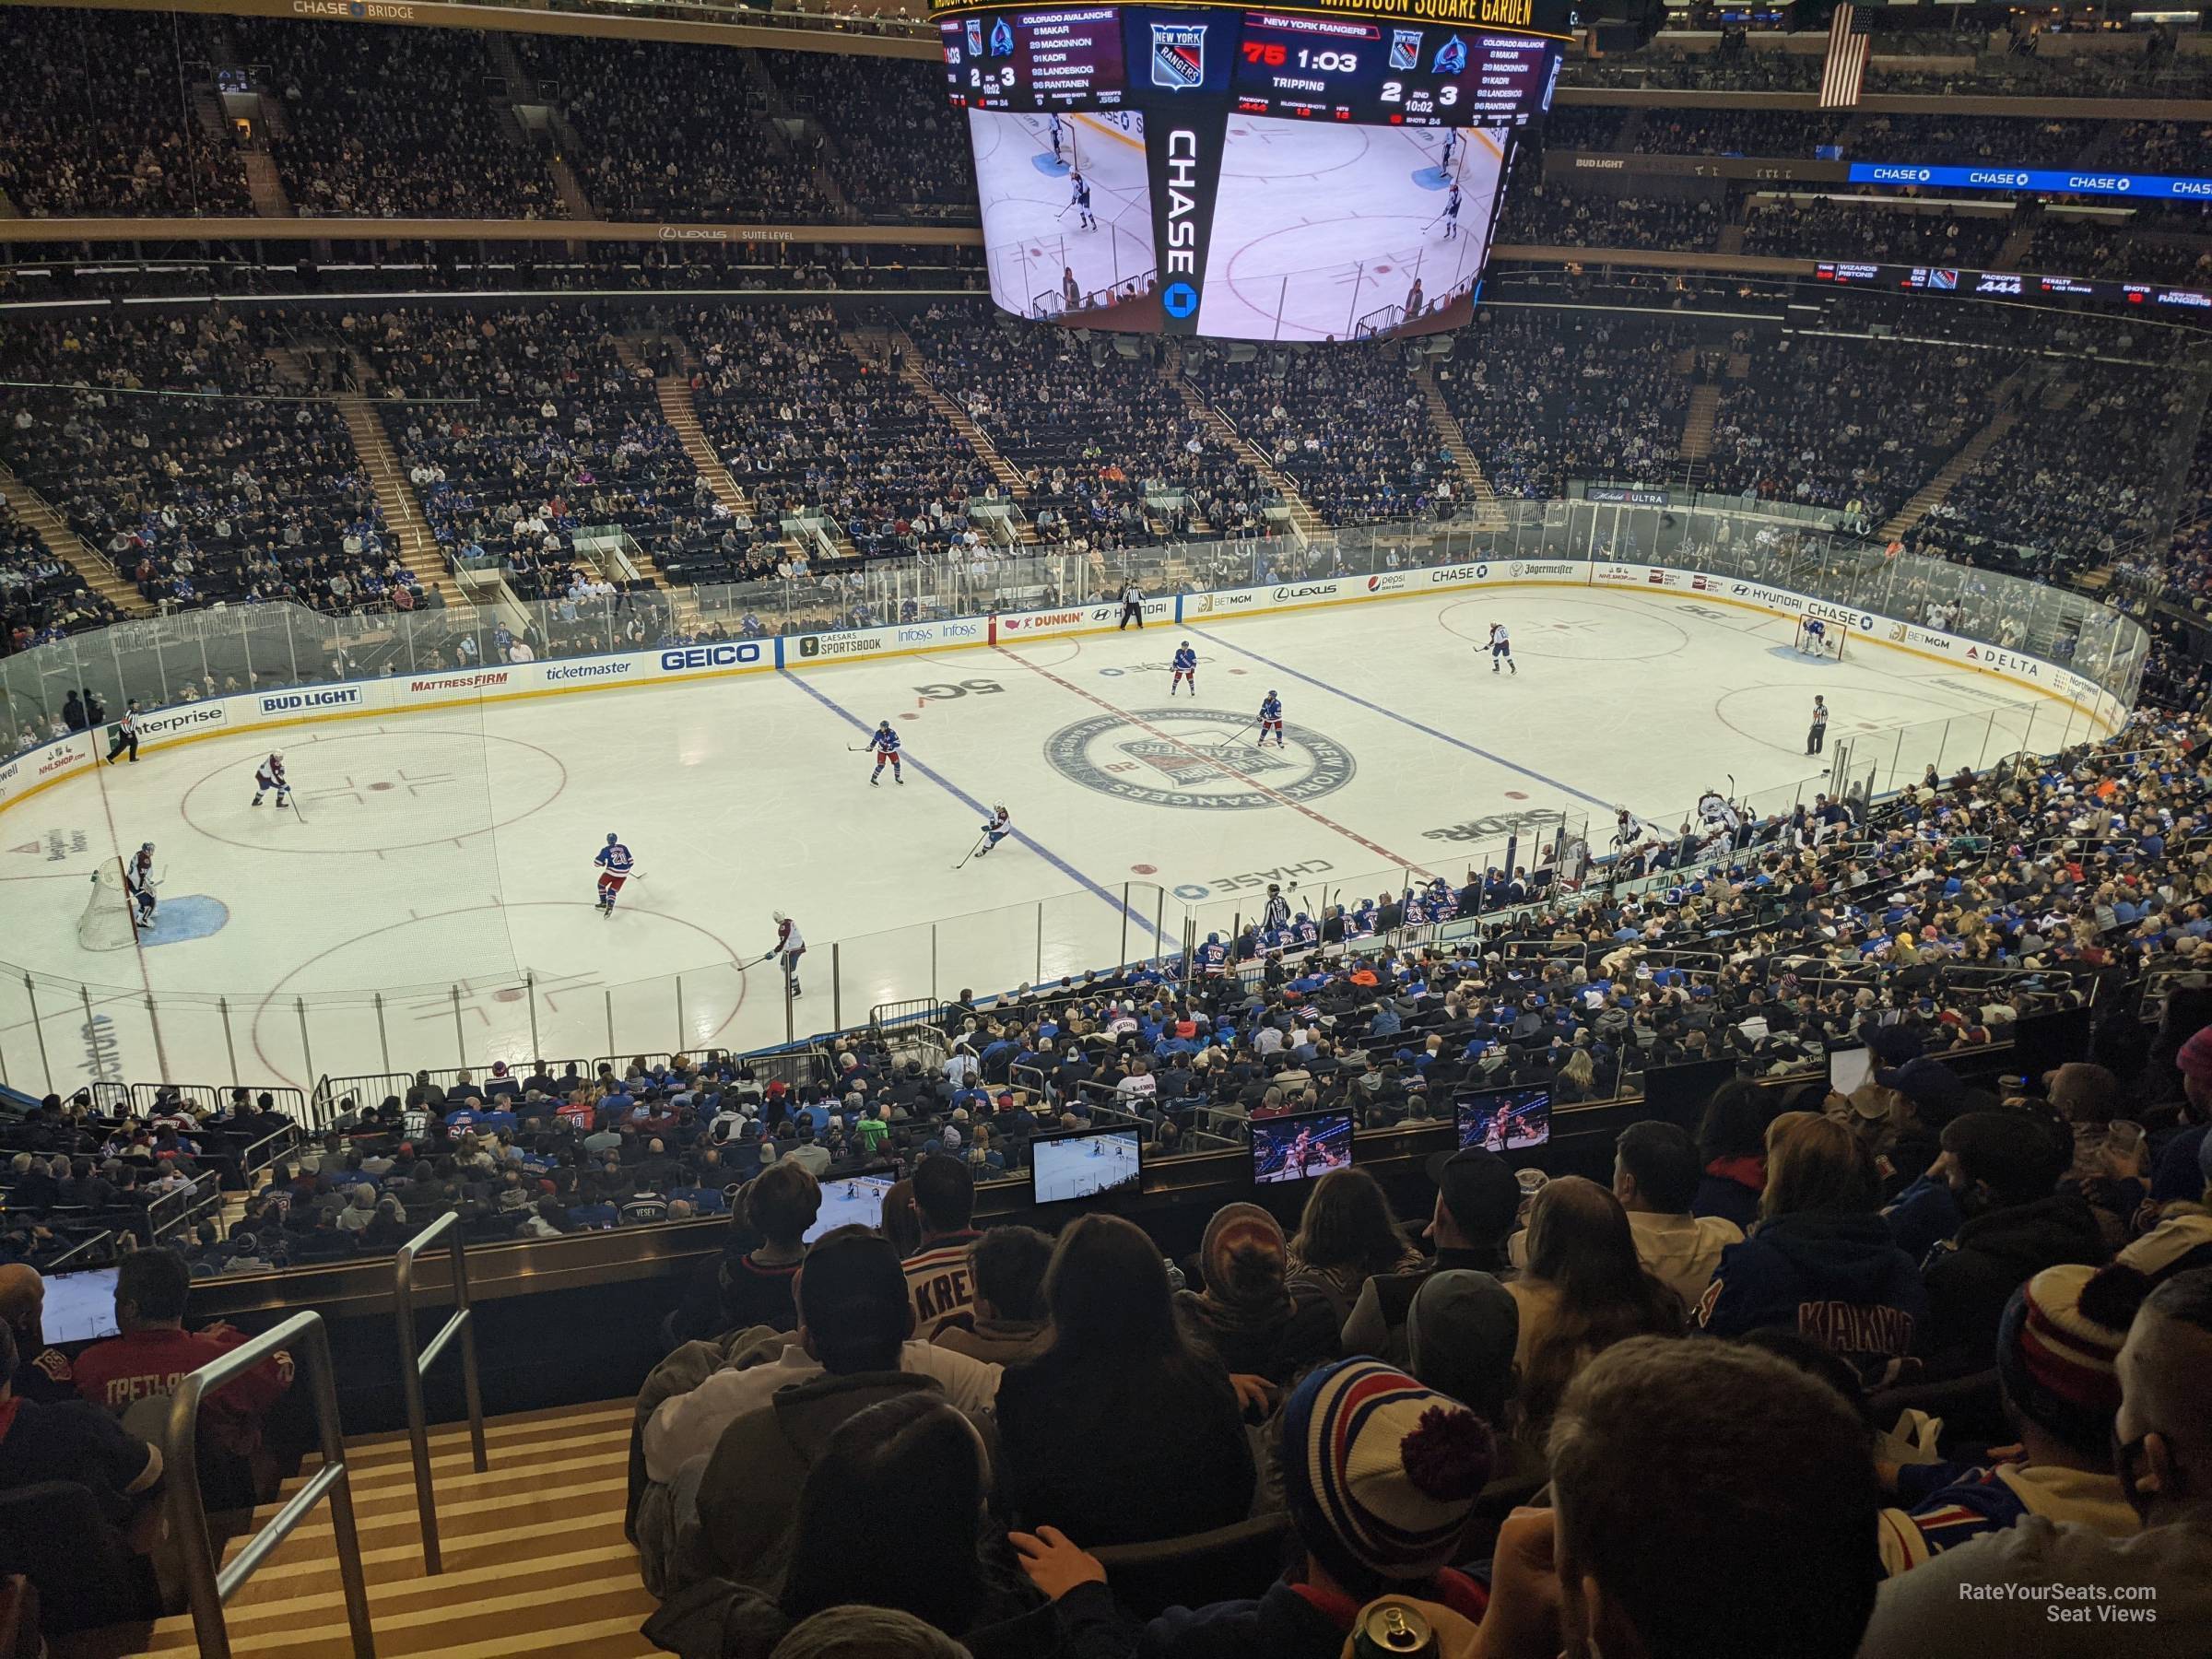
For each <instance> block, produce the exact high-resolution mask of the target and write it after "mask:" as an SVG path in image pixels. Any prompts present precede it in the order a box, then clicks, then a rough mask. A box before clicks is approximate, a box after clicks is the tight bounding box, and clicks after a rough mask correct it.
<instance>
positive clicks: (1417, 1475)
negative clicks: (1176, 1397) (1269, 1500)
mask: <svg viewBox="0 0 2212 1659" xmlns="http://www.w3.org/2000/svg"><path fill="white" fill-rule="evenodd" d="M1491 1458H1492V1447H1491V1441H1490V1430H1489V1426H1488V1424H1486V1423H1485V1422H1484V1421H1483V1420H1482V1419H1481V1418H1478V1417H1477V1416H1476V1415H1475V1414H1474V1413H1473V1412H1472V1411H1469V1410H1468V1409H1467V1408H1466V1407H1465V1406H1462V1405H1461V1404H1460V1403H1459V1402H1458V1401H1456V1400H1454V1399H1453V1398H1451V1397H1450V1396H1449V1395H1447V1394H1438V1393H1437V1392H1436V1391H1435V1390H1434V1389H1432V1388H1425V1387H1423V1386H1422V1385H1421V1384H1420V1383H1418V1382H1415V1381H1414V1380H1413V1379H1412V1378H1411V1377H1408V1376H1406V1374H1405V1373H1404V1372H1403V1371H1395V1370H1394V1369H1392V1368H1391V1367H1390V1366H1387V1365H1384V1364H1382V1363H1381V1362H1380V1361H1378V1360H1374V1359H1345V1360H1340V1361H1338V1362H1337V1363H1336V1364H1335V1365H1328V1366H1323V1367H1321V1368H1319V1369H1317V1370H1315V1371H1312V1372H1310V1373H1309V1374H1308V1375H1307V1377H1306V1379H1305V1381H1304V1382H1300V1384H1299V1385H1298V1388H1297V1390H1296V1391H1295V1392H1294V1393H1293V1394H1291V1396H1290V1403H1289V1405H1288V1406H1287V1407H1285V1409H1284V1413H1283V1423H1282V1466H1283V1468H1282V1472H1283V1493H1284V1497H1285V1499H1286V1500H1288V1505H1289V1510H1290V1516H1291V1519H1292V1521H1293V1522H1295V1523H1296V1524H1297V1526H1298V1532H1299V1536H1300V1539H1301V1540H1302V1541H1303V1542H1304V1544H1305V1546H1306V1547H1307V1549H1308V1550H1310V1551H1311V1552H1312V1554H1313V1555H1314V1557H1315V1558H1316V1559H1319V1560H1320V1562H1321V1564H1322V1565H1323V1566H1324V1567H1326V1568H1327V1569H1328V1570H1329V1571H1330V1572H1331V1573H1332V1574H1333V1575H1334V1576H1335V1578H1337V1579H1338V1580H1339V1581H1341V1582H1343V1583H1346V1584H1347V1586H1358V1585H1359V1584H1361V1583H1366V1582H1368V1581H1371V1580H1373V1579H1378V1578H1379V1579H1385V1580H1393V1581H1397V1582H1401V1583H1410V1582H1418V1581H1419V1580H1422V1579H1428V1578H1432V1577H1434V1576H1435V1575H1436V1573H1437V1572H1438V1571H1440V1570H1441V1569H1442V1568H1444V1567H1447V1566H1449V1565H1450V1564H1451V1562H1452V1558H1453V1554H1454V1553H1455V1550H1456V1548H1457V1546H1458V1543H1459V1537H1460V1534H1461V1532H1462V1531H1463V1530H1464V1529H1465V1525H1466V1522H1467V1516H1468V1514H1469V1513H1470V1512H1472V1511H1473V1510H1474V1507H1475V1500H1476V1499H1477V1497H1478V1496H1479V1495H1480V1494H1481V1491H1482V1488H1483V1485H1484V1483H1485V1482H1486V1481H1488V1479H1489V1476H1490V1465H1491Z"/></svg>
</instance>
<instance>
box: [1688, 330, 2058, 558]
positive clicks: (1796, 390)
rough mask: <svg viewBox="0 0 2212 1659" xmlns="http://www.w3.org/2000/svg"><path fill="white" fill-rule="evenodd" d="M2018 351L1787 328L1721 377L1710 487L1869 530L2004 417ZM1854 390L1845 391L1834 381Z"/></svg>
mask: <svg viewBox="0 0 2212 1659" xmlns="http://www.w3.org/2000/svg"><path fill="white" fill-rule="evenodd" d="M2019 363H2020V359H2019V357H2018V354H2017V353H2013V352H2007V351H1998V350H1989V349H1983V348H1980V347H1967V346H1958V347H1943V346H1937V345H1932V344H1930V343H1929V342H1926V341H1924V340H1885V339H1877V338H1864V339H1860V338H1851V337H1846V336H1843V335H1827V336H1823V335H1806V334H1797V335H1784V336H1783V337H1782V338H1781V339H1780V340H1778V341H1774V342H1771V343H1766V344H1762V345H1761V346H1760V347H1759V349H1758V350H1757V351H1755V352H1754V354H1753V356H1752V359H1751V371H1750V372H1749V373H1748V374H1747V375H1745V376H1744V377H1742V378H1741V379H1735V378H1724V379H1723V380H1722V382H1721V401H1720V408H1719V411H1718V413H1717V414H1716V416H1715V418H1714V421H1713V430H1712V450H1711V452H1710V453H1709V456H1708V459H1709V462H1710V467H1711V473H1710V476H1711V477H1712V484H1711V485H1710V488H1714V489H1719V490H1723V491H1726V492H1731V493H1740V494H1745V495H1757V496H1759V497H1760V498H1761V499H1764V500H1783V501H1795V502H1799V503H1802V504H1805V505H1808V506H1814V507H1828V508H1834V509H1837V510H1839V511H1840V512H1841V513H1842V514H1843V522H1844V526H1845V528H1847V529H1855V530H1857V531H1858V532H1859V533H1861V534H1867V533H1870V532H1872V531H1873V530H1874V529H1876V528H1877V526H1879V525H1880V524H1882V523H1883V522H1884V521H1885V520H1887V519H1888V517H1889V516H1890V514H1892V513H1894V512H1896V511H1897V510H1898V509H1899V508H1900V507H1902V506H1903V505H1904V504H1905V502H1906V501H1908V500H1911V499H1912V495H1913V493H1914V492H1915V491H1916V490H1918V489H1919V488H1920V487H1921V486H1922V485H1924V484H1925V483H1927V482H1928V480H1929V479H1931V478H1933V477H1935V474H1936V472H1937V471H1938V470H1939V469H1940V468H1941V466H1942V465H1943V463H1944V461H1945V460H1946V459H1947V458H1948V457H1949V455H1950V454H1951V453H1952V452H1953V451H1955V450H1957V449H1958V448H1959V445H1960V444H1962V443H1964V442H1965V441H1966V440H1967V439H1968V438H1970V437H1971V436H1972V435H1973V434H1974V432H1976V431H1977V430H1979V429H1981V427H1982V426H1983V423H1985V422H1986V421H1987V420H1988V419H1989V418H1990V417H1991V416H1992V415H1994V413H1995V408H1994V394H1995V390H1996V387H1997V385H1998V383H1999V382H2002V381H2003V380H2004V379H2005V377H2006V375H2008V374H2010V373H2011V372H2012V371H2014V370H2015V369H2017V368H2018V366H2019ZM1838 386H1849V387H1851V388H1852V394H1851V395H1850V396H1849V397H1846V398H1839V397H1837V396H1836V395H1835V388H1836V387H1838Z"/></svg>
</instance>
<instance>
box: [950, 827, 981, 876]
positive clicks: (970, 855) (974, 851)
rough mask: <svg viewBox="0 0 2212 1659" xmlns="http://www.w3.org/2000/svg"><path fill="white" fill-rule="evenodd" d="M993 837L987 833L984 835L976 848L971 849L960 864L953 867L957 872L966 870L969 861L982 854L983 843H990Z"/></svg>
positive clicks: (977, 842)
mask: <svg viewBox="0 0 2212 1659" xmlns="http://www.w3.org/2000/svg"><path fill="white" fill-rule="evenodd" d="M990 839H991V837H990V836H989V835H988V834H987V833H986V834H985V835H983V836H982V838H981V839H980V840H978V841H976V843H975V845H974V846H972V847H971V848H969V849H968V851H967V852H966V853H964V854H963V855H962V856H961V858H960V862H959V864H956V865H953V866H952V867H953V868H954V869H956V870H958V869H962V868H965V867H966V865H967V863H968V860H969V859H971V858H973V857H974V856H975V855H976V854H977V853H981V852H982V850H983V842H984V841H989V840H990Z"/></svg>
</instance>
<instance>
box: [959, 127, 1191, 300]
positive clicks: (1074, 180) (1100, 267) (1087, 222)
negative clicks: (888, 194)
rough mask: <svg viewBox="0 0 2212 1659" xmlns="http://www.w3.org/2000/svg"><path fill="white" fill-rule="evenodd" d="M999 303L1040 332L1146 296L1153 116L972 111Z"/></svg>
mask: <svg viewBox="0 0 2212 1659" xmlns="http://www.w3.org/2000/svg"><path fill="white" fill-rule="evenodd" d="M968 138H969V143H970V145H971V147H972V148H973V149H974V151H975V185H976V193H977V195H978V196H979V198H980V199H981V201H982V209H983V256H984V259H985V261H986V263H987V265H988V266H989V269H990V273H991V298H992V299H993V300H994V301H996V302H997V304H998V305H999V306H1000V307H1001V309H1003V310H1006V311H1010V312H1014V313H1015V315H1017V316H1021V317H1028V318H1030V319H1032V320H1035V321H1040V322H1068V323H1078V324H1089V323H1094V322H1095V323H1097V324H1099V325H1100V326H1103V327H1112V326H1113V325H1114V324H1113V322H1112V319H1111V318H1110V317H1108V316H1107V315H1106V314H1105V313H1108V312H1112V311H1114V310H1115V309H1116V308H1117V307H1121V306H1125V305H1129V304H1131V303H1133V302H1135V301H1138V300H1143V299H1145V298H1146V297H1147V295H1149V294H1150V293H1151V292H1152V290H1153V288H1154V286H1155V285H1154V281H1153V273H1154V271H1155V269H1156V268H1157V263H1158V262H1157V260H1156V259H1155V257H1154V254H1153V250H1152V191H1151V185H1150V182H1149V181H1148V179H1147V176H1146V171H1145V118H1144V117H1143V116H1142V115H1140V114H1138V113H1137V112H1135V111H1134V110H1119V111H1109V112H1102V113H1098V114H1086V115H1061V114H1057V113H1045V114H1016V113H1013V112H1004V111H996V110H975V109H971V110H970V111H969V112H968Z"/></svg>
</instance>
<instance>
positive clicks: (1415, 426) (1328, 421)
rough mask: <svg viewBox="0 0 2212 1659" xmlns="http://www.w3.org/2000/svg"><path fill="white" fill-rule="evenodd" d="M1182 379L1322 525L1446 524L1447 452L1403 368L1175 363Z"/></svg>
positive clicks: (1269, 361) (1294, 362)
mask: <svg viewBox="0 0 2212 1659" xmlns="http://www.w3.org/2000/svg"><path fill="white" fill-rule="evenodd" d="M1184 371H1185V372H1186V373H1187V374H1188V375H1189V377H1190V379H1191V381H1192V382H1193V383H1194V384H1195V385H1197V386H1198V387H1199V388H1200V390H1202V391H1203V392H1204V393H1205V394H1206V399H1207V401H1208V402H1210V403H1211V404H1212V405H1213V406H1214V407H1215V408H1216V409H1218V410H1219V411H1220V413H1221V414H1222V416H1223V417H1224V418H1226V419H1227V420H1228V421H1229V423H1230V425H1231V426H1233V427H1234V428H1236V429H1237V431H1238V432H1239V433H1240V434H1241V436H1242V437H1243V438H1245V439H1246V440H1247V441H1251V442H1253V443H1254V444H1257V445H1258V446H1259V448H1260V449H1261V450H1262V451H1264V452H1265V453H1266V455H1267V457H1268V459H1269V460H1270V461H1272V462H1273V463H1274V465H1275V466H1276V469H1277V471H1279V472H1281V473H1283V474H1284V475H1285V476H1287V477H1288V478H1289V480H1290V482H1291V484H1292V486H1293V487H1294V488H1296V489H1297V490H1298V493H1299V495H1300V497H1301V498H1302V499H1303V500H1304V501H1305V503H1306V504H1307V505H1308V506H1309V507H1311V508H1312V509H1313V511H1314V512H1317V513H1319V514H1320V515H1321V520H1322V522H1323V523H1324V524H1375V523H1378V522H1381V521H1382V520H1386V519H1403V518H1408V517H1412V518H1428V517H1436V518H1449V517H1451V516H1452V512H1453V498H1454V495H1455V493H1456V490H1457V485H1456V483H1455V482H1454V477H1453V464H1452V458H1451V454H1450V452H1449V451H1447V450H1446V449H1445V447H1444V441H1443V437H1442V435H1441V433H1439V432H1438V431H1437V429H1436V427H1435V424H1434V423H1433V422H1432V421H1431V420H1430V418H1429V404H1428V399H1427V398H1426V397H1425V396H1424V395H1423V394H1422V392H1421V387H1420V383H1419V382H1418V381H1417V380H1415V379H1414V378H1413V374H1412V371H1411V370H1410V368H1409V367H1408V365H1407V364H1406V363H1404V362H1401V361H1400V360H1398V359H1397V357H1396V356H1395V354H1392V355H1390V356H1384V355H1382V353H1380V352H1377V351H1375V350H1372V349H1363V348H1357V347H1355V348H1349V349H1345V348H1331V349H1325V350H1320V349H1317V350H1289V351H1283V350H1278V351H1274V352H1270V353H1267V354H1266V355H1265V356H1264V357H1263V358H1261V359H1257V360H1255V361H1251V362H1243V363H1234V362H1230V361H1228V360H1226V359H1219V358H1211V359H1191V358H1187V357H1186V358H1185V359H1184Z"/></svg>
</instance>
